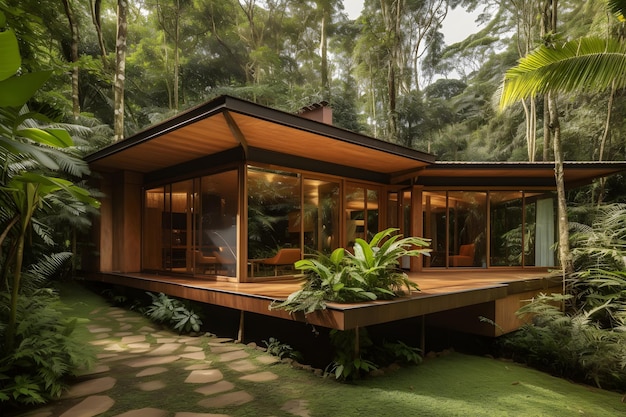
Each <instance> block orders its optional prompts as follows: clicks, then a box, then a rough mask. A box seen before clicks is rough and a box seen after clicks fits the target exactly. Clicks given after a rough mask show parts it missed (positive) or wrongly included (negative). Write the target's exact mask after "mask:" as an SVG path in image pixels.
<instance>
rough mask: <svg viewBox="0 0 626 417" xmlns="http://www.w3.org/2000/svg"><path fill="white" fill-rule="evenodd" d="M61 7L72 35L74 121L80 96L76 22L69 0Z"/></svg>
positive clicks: (78, 113)
mask: <svg viewBox="0 0 626 417" xmlns="http://www.w3.org/2000/svg"><path fill="white" fill-rule="evenodd" d="M63 8H64V9H65V15H66V16H67V20H68V22H69V24H70V33H71V35H72V41H71V46H70V51H71V57H70V60H71V61H72V63H74V65H73V66H72V116H74V121H76V120H78V116H79V115H80V98H79V95H78V75H79V74H78V64H77V63H78V24H77V22H76V17H75V16H74V11H73V10H72V6H71V5H70V0H63Z"/></svg>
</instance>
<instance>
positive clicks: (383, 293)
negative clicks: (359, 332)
mask: <svg viewBox="0 0 626 417" xmlns="http://www.w3.org/2000/svg"><path fill="white" fill-rule="evenodd" d="M396 231H397V229H386V230H384V231H382V232H379V233H377V234H376V235H375V236H374V237H373V238H372V240H371V241H370V242H369V243H368V242H366V241H365V240H363V239H356V241H355V246H354V254H352V253H350V252H348V251H347V250H345V249H344V248H338V249H335V250H334V251H333V252H332V253H331V254H330V255H325V254H317V255H316V256H315V257H314V258H311V259H303V260H300V261H298V262H296V263H295V267H296V268H297V269H300V270H302V271H304V272H305V279H306V281H305V283H304V284H303V286H302V288H301V289H300V290H298V291H296V292H294V293H292V294H290V295H289V297H287V299H286V300H285V301H283V302H275V303H273V304H272V305H271V306H270V308H274V309H284V310H287V311H289V312H297V311H302V312H304V313H305V314H306V313H311V312H313V311H315V310H323V309H325V308H326V302H339V303H349V302H359V301H373V300H377V299H390V298H393V297H397V296H399V295H402V294H403V293H404V290H405V289H406V291H407V292H410V291H411V290H418V291H419V287H418V285H417V284H416V283H414V282H412V281H411V280H409V278H408V276H407V275H406V273H404V272H403V271H402V270H401V269H400V268H399V262H400V259H401V258H402V257H403V256H418V255H427V254H428V253H429V251H430V250H429V249H425V247H427V246H428V245H429V242H428V241H427V240H425V239H421V238H417V237H406V238H402V235H399V234H395V235H394V233H396Z"/></svg>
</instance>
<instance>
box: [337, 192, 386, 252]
mask: <svg viewBox="0 0 626 417" xmlns="http://www.w3.org/2000/svg"><path fill="white" fill-rule="evenodd" d="M378 199H379V192H378V190H375V189H371V188H366V187H365V186H362V185H359V184H347V185H346V197H345V200H346V201H345V207H344V211H345V220H346V242H345V243H346V246H345V247H346V248H347V249H348V250H350V248H352V247H353V246H354V242H355V239H357V238H359V239H364V240H367V241H369V240H370V239H371V238H372V237H373V236H374V235H375V234H376V233H378V231H379V218H378V213H379V210H378V206H379V202H378Z"/></svg>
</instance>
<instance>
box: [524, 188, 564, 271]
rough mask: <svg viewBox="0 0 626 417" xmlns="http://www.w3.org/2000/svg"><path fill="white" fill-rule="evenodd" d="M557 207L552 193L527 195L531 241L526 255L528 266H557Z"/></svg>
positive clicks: (525, 260)
mask: <svg viewBox="0 0 626 417" xmlns="http://www.w3.org/2000/svg"><path fill="white" fill-rule="evenodd" d="M555 222H556V207H555V204H554V196H553V195H552V194H537V195H534V196H531V195H527V197H526V223H527V229H528V235H529V243H528V245H527V248H528V249H527V251H526V253H525V256H524V263H525V264H526V265H528V266H531V265H534V266H555V250H554V243H555V241H556V240H555V230H556V227H555Z"/></svg>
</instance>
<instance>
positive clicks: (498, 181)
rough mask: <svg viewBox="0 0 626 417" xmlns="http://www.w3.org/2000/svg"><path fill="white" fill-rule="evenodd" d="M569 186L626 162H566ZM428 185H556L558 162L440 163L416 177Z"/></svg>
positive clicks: (613, 171)
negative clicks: (556, 163)
mask: <svg viewBox="0 0 626 417" xmlns="http://www.w3.org/2000/svg"><path fill="white" fill-rule="evenodd" d="M564 171H565V186H566V187H567V188H572V187H577V186H581V185H584V184H588V183H590V182H591V181H592V180H594V179H595V178H601V177H606V176H610V175H613V174H617V173H619V172H624V171H626V162H623V161H604V162H581V161H567V162H564ZM413 179H414V181H415V183H416V184H418V185H427V186H442V187H450V186H503V187H555V186H556V183H555V179H554V162H436V163H435V164H432V165H430V166H429V167H428V168H427V169H424V170H421V171H419V173H417V175H415V176H414V177H413Z"/></svg>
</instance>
